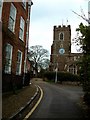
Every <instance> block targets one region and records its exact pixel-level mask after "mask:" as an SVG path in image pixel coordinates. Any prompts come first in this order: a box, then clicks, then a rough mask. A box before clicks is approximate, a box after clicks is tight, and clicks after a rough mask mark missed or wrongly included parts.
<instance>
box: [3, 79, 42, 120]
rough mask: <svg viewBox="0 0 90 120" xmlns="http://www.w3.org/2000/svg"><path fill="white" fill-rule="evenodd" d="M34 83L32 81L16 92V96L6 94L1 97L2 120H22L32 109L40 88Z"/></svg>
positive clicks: (38, 96)
mask: <svg viewBox="0 0 90 120" xmlns="http://www.w3.org/2000/svg"><path fill="white" fill-rule="evenodd" d="M34 81H35V79H32V80H31V84H30V85H29V86H25V87H24V88H23V89H20V90H18V91H17V92H16V93H17V94H13V93H12V92H8V93H4V94H3V95H2V120H4V119H11V120H16V119H19V118H20V119H23V118H24V117H25V116H26V115H27V113H28V112H29V111H30V110H31V109H32V108H33V106H34V105H35V104H36V103H37V101H38V99H39V98H40V88H39V86H37V85H35V83H34ZM38 104H39V103H38ZM28 106H29V107H28Z"/></svg>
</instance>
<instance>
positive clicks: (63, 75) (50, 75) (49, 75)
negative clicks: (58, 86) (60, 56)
mask: <svg viewBox="0 0 90 120" xmlns="http://www.w3.org/2000/svg"><path fill="white" fill-rule="evenodd" d="M55 77H56V72H51V71H49V72H45V73H44V79H45V78H46V79H47V80H50V81H54V80H55ZM57 81H58V82H62V81H71V82H73V81H76V82H79V81H80V77H79V76H78V75H74V74H71V73H68V72H57Z"/></svg>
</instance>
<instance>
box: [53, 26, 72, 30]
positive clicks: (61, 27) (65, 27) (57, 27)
mask: <svg viewBox="0 0 90 120" xmlns="http://www.w3.org/2000/svg"><path fill="white" fill-rule="evenodd" d="M53 29H54V30H57V29H71V26H70V25H63V26H61V25H58V26H56V25H55V26H53Z"/></svg>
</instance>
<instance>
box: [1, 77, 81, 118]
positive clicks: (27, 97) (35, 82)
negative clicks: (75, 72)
mask: <svg viewBox="0 0 90 120" xmlns="http://www.w3.org/2000/svg"><path fill="white" fill-rule="evenodd" d="M47 84H48V83H45V82H43V81H42V79H39V78H34V79H32V80H31V85H29V86H26V87H24V88H23V89H22V90H20V91H18V92H17V94H15V95H14V94H12V93H9V94H4V95H3V97H2V116H3V119H2V120H4V119H11V120H19V119H20V120H26V119H29V118H30V117H31V116H32V117H31V118H35V117H33V112H34V111H36V112H34V116H36V118H38V115H39V116H41V117H43V118H45V117H47V116H48V117H49V118H51V117H55V116H56V117H59V114H58V113H57V112H56V111H53V110H56V109H57V107H56V106H57V105H58V104H60V106H62V108H58V110H59V111H61V112H62V110H63V106H64V108H65V107H66V105H67V107H66V108H67V109H66V111H71V113H69V114H68V113H67V112H66V113H64V112H63V113H62V114H61V115H62V116H61V117H63V115H64V114H66V115H67V116H68V115H69V116H70V114H72V116H73V115H74V116H76V114H77V115H78V116H81V118H82V113H81V112H80V111H77V110H76V109H77V107H76V108H75V111H76V112H75V111H74V110H73V108H72V106H74V102H75V101H76V100H77V99H78V98H79V97H80V95H81V94H82V93H81V92H80V93H78V94H77V95H76V94H75V93H74V92H73V93H74V95H73V93H72V92H70V91H71V89H72V88H71V87H70V88H69V89H68V86H65V88H57V87H58V84H57V87H55V86H53V85H55V84H53V85H52V86H51V85H47ZM39 85H40V86H41V88H42V89H43V90H44V96H43V90H42V89H41V88H40V87H39ZM59 86H60V85H59ZM63 89H64V90H63ZM76 89H77V88H76V87H75V90H74V91H76ZM61 91H62V92H64V91H66V93H68V94H69V96H70V97H69V96H68V94H66V93H64V95H65V96H64V95H63V93H62V92H61ZM54 92H55V94H54ZM57 92H58V94H60V96H62V98H63V99H61V97H58V95H57ZM48 94H49V96H48ZM79 94H80V95H79ZM45 95H46V96H45ZM50 95H51V97H50ZM42 98H43V99H42ZM55 98H57V101H58V102H56V103H55V102H54V101H55V100H56V99H55ZM64 98H65V99H66V98H68V99H67V100H68V103H69V104H67V100H65V99H64ZM69 99H70V101H73V103H71V102H70V101H69ZM41 100H42V101H41ZM43 100H46V101H43ZM40 101H41V102H40ZM47 101H48V102H47ZM59 101H61V103H59ZM52 102H53V103H54V104H52ZM42 103H45V104H43V106H42V107H41V108H40V109H39V106H40V105H39V106H38V104H42ZM49 103H50V104H49ZM57 103H58V104H57ZM62 103H63V104H62ZM51 104H52V105H51ZM47 105H48V106H49V105H51V106H54V109H53V108H52V107H50V106H49V108H48V107H47ZM37 106H38V108H37ZM69 106H71V109H70V108H69ZM74 107H75V106H74ZM36 108H37V109H36ZM44 108H46V109H44ZM68 108H69V109H70V110H68ZM44 110H46V111H45V112H43V113H47V114H42V111H44ZM78 110H79V109H78ZM50 111H51V112H50ZM64 111H65V109H64ZM49 112H50V113H49ZM54 113H55V116H54ZM44 115H47V116H44Z"/></svg>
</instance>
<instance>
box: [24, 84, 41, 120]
mask: <svg viewBox="0 0 90 120" xmlns="http://www.w3.org/2000/svg"><path fill="white" fill-rule="evenodd" d="M38 87H39V86H38ZM39 89H40V91H41V96H40V98H39V100H38V101H37V103H36V104H35V106H34V107H33V108H32V109H31V111H30V112H29V113H28V114H27V115H26V116H25V118H24V119H23V120H26V119H28V118H29V117H30V116H31V114H32V113H33V112H34V110H35V109H36V108H37V106H38V105H39V103H40V101H41V99H42V97H43V91H42V89H41V88H40V87H39Z"/></svg>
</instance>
